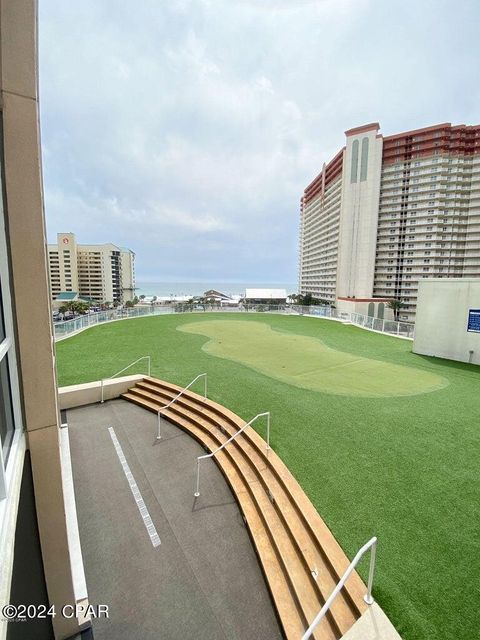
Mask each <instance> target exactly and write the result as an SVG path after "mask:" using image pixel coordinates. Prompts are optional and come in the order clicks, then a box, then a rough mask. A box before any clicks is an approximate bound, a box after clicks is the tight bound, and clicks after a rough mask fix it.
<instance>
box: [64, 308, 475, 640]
mask: <svg viewBox="0 0 480 640" xmlns="http://www.w3.org/2000/svg"><path fill="white" fill-rule="evenodd" d="M411 349H412V343H411V342H410V341H407V340H400V339H396V338H392V337H388V336H383V335H379V334H376V333H373V332H369V331H365V330H363V329H360V328H357V327H354V326H345V325H342V324H340V323H337V322H334V321H329V320H322V319H318V318H310V317H301V316H282V315H274V314H263V313H252V314H250V313H249V314H246V313H242V314H240V313H224V314H222V313H212V314H208V313H199V314H179V315H167V316H156V317H148V318H139V319H132V320H124V321H121V322H113V323H110V324H105V325H101V326H97V327H92V328H91V329H88V330H87V331H84V332H83V333H80V334H79V335H77V336H74V337H72V338H69V339H67V340H64V341H61V342H59V343H57V367H58V377H59V384H60V385H69V384H77V383H81V382H88V381H92V380H99V379H101V378H106V377H108V376H110V375H112V374H113V373H115V372H116V371H118V370H119V369H121V368H122V367H124V366H126V365H128V364H129V363H130V362H132V361H133V360H135V359H137V358H139V357H141V356H144V355H150V356H151V358H152V375H154V376H156V377H159V378H163V379H165V380H169V381H171V382H175V383H177V384H179V385H182V386H185V385H186V384H188V383H189V382H190V381H191V380H192V379H193V378H194V377H195V376H196V375H198V374H199V373H202V372H204V371H206V372H207V373H208V387H209V397H210V398H212V399H213V400H216V401H218V402H220V403H222V404H224V405H225V406H227V407H229V408H230V409H232V410H233V411H235V412H236V413H237V414H239V415H240V416H242V417H243V418H244V419H245V420H248V419H250V418H252V417H253V416H254V415H256V414H257V413H260V412H263V411H271V414H272V428H271V444H272V446H273V448H274V449H275V451H276V452H277V453H278V454H279V455H280V456H281V457H282V458H283V460H284V461H285V463H286V464H287V465H288V467H289V468H290V469H291V471H292V473H293V474H294V475H295V477H296V478H297V479H298V481H299V482H300V484H301V485H302V487H303V488H304V490H305V491H306V493H307V494H308V496H309V497H310V499H311V500H312V502H313V504H314V505H315V506H316V508H317V509H318V511H319V513H320V514H321V516H322V517H323V518H324V520H325V521H326V522H327V524H328V526H329V527H330V528H331V530H332V531H333V533H334V535H335V536H336V537H337V539H338V541H339V542H340V544H341V545H342V547H343V548H344V550H345V552H346V553H347V555H348V556H349V557H353V556H354V555H355V553H356V552H357V550H358V548H359V547H360V546H361V545H362V544H363V543H364V542H365V541H366V540H368V539H369V538H370V537H371V536H372V535H376V536H377V537H378V539H379V547H378V560H377V572H376V576H375V582H374V596H375V598H376V600H377V601H378V602H379V604H380V605H381V606H382V607H383V608H384V609H385V611H386V612H387V614H388V615H389V616H390V618H391V619H392V621H393V623H394V624H395V626H396V627H397V629H398V631H399V633H400V634H401V635H402V637H403V638H404V639H405V640H462V639H465V640H466V639H468V640H471V638H473V637H476V634H477V630H478V622H477V608H478V600H479V596H480V549H479V546H480V525H479V522H480V513H479V511H480V509H479V499H478V496H479V495H480V482H479V477H480V474H479V472H478V460H479V454H480V402H479V393H480V367H478V366H474V365H466V364H461V363H455V362H450V361H447V360H440V359H436V358H427V357H423V356H419V355H416V354H413V353H412V351H411ZM144 365H145V363H140V364H139V365H138V368H133V369H131V370H129V371H128V372H127V373H144V372H145V369H144V368H143V369H142V366H143V367H144ZM199 382H200V386H199V389H198V391H199V392H201V390H202V387H201V381H199ZM258 429H259V431H260V433H261V434H262V435H265V434H264V433H263V427H262V426H261V425H260V426H259V427H258ZM180 472H181V471H180ZM367 571H368V561H364V562H363V563H362V565H361V567H360V573H361V574H362V576H363V577H364V578H366V575H367Z"/></svg>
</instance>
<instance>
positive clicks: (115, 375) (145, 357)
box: [100, 356, 150, 404]
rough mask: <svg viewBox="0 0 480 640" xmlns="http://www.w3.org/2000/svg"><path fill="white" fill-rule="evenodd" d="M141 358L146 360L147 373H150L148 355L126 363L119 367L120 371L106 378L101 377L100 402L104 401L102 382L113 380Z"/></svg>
mask: <svg viewBox="0 0 480 640" xmlns="http://www.w3.org/2000/svg"><path fill="white" fill-rule="evenodd" d="M142 360H147V361H148V375H150V356H142V357H141V358H138V360H135V362H131V363H130V364H129V365H127V366H126V367H124V368H123V369H121V370H120V371H117V373H114V374H113V376H110V377H108V378H102V379H101V380H100V389H101V393H100V398H101V399H100V402H101V403H102V404H103V402H104V391H103V387H104V383H105V380H113V378H116V377H117V376H119V375H120V374H121V373H123V372H124V371H126V370H127V369H130V367H133V365H134V364H137V363H138V362H141V361H142Z"/></svg>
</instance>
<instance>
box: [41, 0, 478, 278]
mask: <svg viewBox="0 0 480 640" xmlns="http://www.w3.org/2000/svg"><path fill="white" fill-rule="evenodd" d="M40 10H41V15H40V54H41V58H40V62H41V75H40V81H41V122H42V139H43V144H44V174H45V187H46V193H45V196H46V213H47V222H48V229H49V235H50V237H52V236H54V235H55V233H56V232H57V231H61V230H63V231H64V230H67V229H70V230H73V231H76V232H77V234H78V235H79V241H88V242H94V241H107V240H108V241H112V242H114V243H117V244H122V245H127V246H132V248H133V249H134V250H135V252H136V253H137V260H138V272H139V273H140V274H142V273H143V274H145V275H146V274H150V275H153V276H158V277H159V278H161V276H162V274H163V276H167V275H168V273H176V274H178V273H180V269H179V267H178V264H177V261H179V260H180V259H181V261H182V269H184V273H185V274H186V278H187V279H188V272H192V273H196V274H197V275H198V276H199V277H202V276H203V275H204V276H205V277H206V276H207V275H208V276H209V277H211V278H212V279H217V280H218V279H220V280H221V279H222V277H231V278H235V277H236V278H238V279H240V280H244V279H254V278H256V279H258V280H264V279H266V280H279V281H280V280H284V279H288V280H291V281H294V280H295V279H296V264H297V258H296V250H297V228H298V209H299V199H300V196H301V193H302V190H303V188H304V187H305V185H306V184H307V183H308V182H309V181H310V180H311V179H312V178H313V177H314V176H315V175H316V174H317V173H318V171H319V170H320V168H321V165H322V163H323V161H325V160H328V159H329V158H330V157H332V156H333V154H334V153H336V151H337V150H338V149H339V148H340V147H341V146H342V144H343V131H344V130H345V129H347V128H350V127H352V126H355V125H358V124H362V123H363V122H366V121H368V122H370V121H372V120H377V119H378V120H379V122H380V123H381V125H382V129H383V131H385V132H386V133H390V132H394V131H398V130H402V129H410V128H413V127H415V126H422V125H427V124H431V123H433V122H435V121H445V120H453V121H462V122H472V121H473V120H475V119H477V120H478V109H477V105H478V98H479V88H478V86H476V85H472V83H471V77H472V76H471V68H472V61H473V60H475V59H476V56H477V55H478V49H479V45H478V39H477V38H476V33H475V27H474V25H475V24H476V20H475V18H477V19H478V17H479V16H478V13H479V11H478V8H477V7H476V6H475V5H474V4H473V3H471V4H470V3H469V2H466V3H465V4H464V5H462V6H457V5H455V6H453V5H452V6H451V5H449V4H448V3H443V2H442V3H439V5H438V7H437V10H436V12H435V15H434V16H433V15H432V14H431V11H429V10H428V7H427V6H422V5H418V4H416V3H414V2H413V0H408V1H407V2H405V3H403V5H401V6H400V5H396V8H395V15H394V18H395V19H394V20H392V8H391V5H390V3H383V2H380V1H379V0H377V1H375V2H374V1H368V0H318V1H317V0H315V1H312V2H309V1H307V0H305V1H301V0H291V1H290V0H262V1H257V0H251V1H247V0H242V1H241V2H240V1H237V2H226V1H225V0H202V1H200V0H175V1H173V0H172V2H161V3H159V2H157V1H156V0H144V2H142V3H139V4H138V5H137V6H136V7H135V11H134V12H132V11H131V7H130V6H129V5H126V4H125V3H123V2H120V1H119V0H109V1H108V2H107V1H106V0H84V1H83V2H81V3H58V2H54V0H43V2H42V3H41V4H40ZM477 21H478V20H477ZM426 25H428V26H429V27H432V30H430V32H429V33H430V36H429V40H428V41H426V40H425V38H424V37H423V34H424V30H425V27H426ZM460 34H461V35H460ZM446 71H447V72H449V73H448V77H449V83H448V84H447V83H445V82H444V79H445V73H446ZM466 86H468V87H469V90H468V92H466V91H465V87H466ZM458 95H462V100H461V101H458ZM158 246H162V251H161V252H160V253H159V252H158ZM199 272H201V273H199Z"/></svg>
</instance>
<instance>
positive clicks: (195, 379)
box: [157, 373, 207, 440]
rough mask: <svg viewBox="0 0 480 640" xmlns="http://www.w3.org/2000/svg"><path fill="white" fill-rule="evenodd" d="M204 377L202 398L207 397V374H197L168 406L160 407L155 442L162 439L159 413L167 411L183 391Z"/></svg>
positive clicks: (159, 414) (158, 415)
mask: <svg viewBox="0 0 480 640" xmlns="http://www.w3.org/2000/svg"><path fill="white" fill-rule="evenodd" d="M203 377H205V389H204V393H203V395H204V397H205V398H206V397H207V374H206V373H200V374H198V376H197V377H196V378H194V379H193V380H192V381H191V382H190V384H188V385H187V386H186V387H185V389H182V390H181V391H180V393H179V394H178V395H176V396H175V398H173V400H170V402H169V403H168V404H166V405H165V406H164V407H162V408H161V409H159V410H158V413H157V419H158V433H157V440H161V439H162V417H161V413H162V412H163V411H166V410H167V409H168V407H170V406H171V405H172V404H173V403H174V402H175V401H176V400H178V399H179V398H180V396H182V395H183V394H184V393H185V391H187V389H190V387H191V386H192V384H194V383H195V382H196V381H197V380H198V379H199V378H203Z"/></svg>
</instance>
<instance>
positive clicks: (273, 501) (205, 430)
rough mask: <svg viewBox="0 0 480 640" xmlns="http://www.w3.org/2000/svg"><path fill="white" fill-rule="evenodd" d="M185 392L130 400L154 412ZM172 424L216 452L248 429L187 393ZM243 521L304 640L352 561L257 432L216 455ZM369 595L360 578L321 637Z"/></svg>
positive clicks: (142, 384) (164, 387)
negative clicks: (310, 625) (238, 432)
mask: <svg viewBox="0 0 480 640" xmlns="http://www.w3.org/2000/svg"><path fill="white" fill-rule="evenodd" d="M180 391H182V388H181V387H179V386H177V385H174V384H171V383H168V382H165V381H162V380H157V379H155V378H144V380H142V381H139V382H137V384H136V385H135V387H133V388H132V389H129V391H128V392H127V393H124V394H123V395H122V398H124V399H125V400H128V401H130V402H134V403H135V404H137V405H139V406H141V407H143V408H145V409H148V410H150V411H153V412H155V413H157V412H158V410H159V409H161V408H162V407H164V406H165V405H166V404H168V403H169V402H170V401H171V400H172V399H173V398H175V397H176V396H177V394H178V393H179V392H180ZM162 416H164V417H165V418H166V419H167V420H169V421H170V422H172V423H173V424H175V425H177V426H178V427H180V428H181V429H183V430H185V431H186V432H188V433H189V434H190V435H191V436H193V437H194V438H196V439H197V440H198V441H199V442H200V443H201V444H202V446H204V447H205V448H206V449H207V450H208V451H213V450H214V449H216V448H217V447H219V446H220V445H221V444H223V443H224V442H225V441H226V440H227V439H228V438H230V437H231V436H232V435H233V434H234V433H236V432H237V431H238V430H239V429H241V428H242V427H243V426H244V425H245V422H244V420H242V419H241V418H240V417H239V416H237V415H236V414H234V413H233V412H231V411H230V410H229V409H227V408H225V407H223V406H222V405H220V404H218V403H216V402H213V401H212V400H209V399H207V398H204V397H203V396H200V395H198V394H196V393H193V392H191V391H186V392H185V393H184V394H183V395H182V396H181V397H180V398H179V399H178V400H177V401H176V402H175V403H174V404H172V406H171V407H169V409H167V410H166V411H164V412H162ZM215 461H216V463H217V464H218V466H219V468H220V470H221V471H222V473H223V475H224V476H225V478H226V480H227V482H228V483H229V485H230V487H231V489H232V491H233V493H234V495H235V497H236V499H237V502H238V503H239V506H240V509H241V511H242V513H243V516H244V518H245V521H246V523H247V526H248V529H249V531H250V535H251V538H252V540H253V543H254V545H255V548H256V551H257V554H258V557H259V559H260V564H261V566H262V570H263V572H264V575H265V578H266V581H267V584H268V587H269V589H270V593H271V595H272V598H273V601H274V603H275V607H276V609H277V612H278V616H279V619H280V622H281V624H282V627H283V631H284V633H285V635H286V637H287V638H288V639H292V640H299V639H300V638H301V637H302V635H303V633H304V632H305V630H306V629H307V627H308V626H309V624H310V623H311V622H312V620H313V619H314V618H315V616H316V615H317V613H318V612H319V610H320V609H321V607H322V606H323V604H324V602H325V600H326V599H327V598H328V596H329V595H330V594H331V592H332V591H333V589H334V587H335V585H336V584H337V582H338V581H339V580H340V578H341V576H342V575H343V573H344V572H345V570H346V568H347V567H348V565H349V560H348V558H347V557H346V555H345V554H344V552H343V550H342V549H341V547H340V545H339V544H338V543H337V541H336V540H335V538H334V537H333V535H332V533H331V532H330V530H329V529H328V527H327V526H326V524H325V523H324V522H323V520H322V518H321V517H320V516H319V514H318V512H317V511H316V509H315V507H314V506H313V505H312V503H311V502H310V500H309V499H308V498H307V496H306V495H305V493H304V492H303V490H302V488H301V487H300V485H299V484H298V482H297V481H296V480H295V478H294V477H293V476H292V474H291V473H290V472H289V470H288V469H287V467H286V466H285V464H284V463H283V462H282V461H281V459H280V458H279V457H278V456H277V455H276V454H275V452H274V451H273V450H271V449H270V450H268V451H267V448H266V443H265V441H264V440H263V439H262V438H261V437H260V436H259V435H258V434H257V432H256V431H255V430H254V429H252V428H251V427H247V428H246V429H245V431H243V433H242V434H240V436H238V438H235V439H234V440H233V441H232V442H231V443H230V444H229V445H228V446H227V447H225V448H224V449H222V450H221V451H219V452H218V453H217V454H216V455H215ZM365 593H366V587H365V585H364V584H363V582H362V580H361V579H360V577H359V576H358V574H357V573H356V572H354V573H353V574H352V575H351V576H350V578H349V580H348V581H347V584H346V585H345V587H344V588H343V589H342V591H341V593H340V594H339V595H338V597H337V598H336V600H335V601H334V603H333V604H332V606H331V608H330V610H329V612H328V613H327V615H326V616H325V618H324V619H323V620H322V622H321V623H320V624H319V626H318V627H317V629H316V630H315V633H314V638H316V639H317V640H327V639H328V640H338V639H339V638H341V637H342V636H343V635H344V634H345V633H346V632H347V631H348V630H349V629H350V627H351V626H352V625H353V624H354V622H355V621H356V620H357V619H358V618H359V617H360V615H361V614H362V613H363V612H364V611H365V610H366V608H367V605H366V604H365V602H364V600H363V596H364V595H365Z"/></svg>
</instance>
